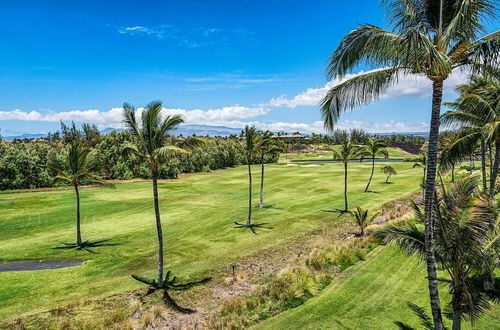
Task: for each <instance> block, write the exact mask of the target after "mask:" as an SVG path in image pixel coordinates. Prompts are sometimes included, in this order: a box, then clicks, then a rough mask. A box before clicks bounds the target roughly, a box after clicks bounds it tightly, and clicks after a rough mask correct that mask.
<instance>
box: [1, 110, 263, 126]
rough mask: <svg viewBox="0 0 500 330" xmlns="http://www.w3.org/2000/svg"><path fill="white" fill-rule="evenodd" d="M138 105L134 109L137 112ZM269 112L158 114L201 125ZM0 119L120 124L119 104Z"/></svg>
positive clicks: (21, 113)
mask: <svg viewBox="0 0 500 330" xmlns="http://www.w3.org/2000/svg"><path fill="white" fill-rule="evenodd" d="M140 111H142V109H138V112H140ZM268 112H269V109H268V108H264V107H254V108H249V107H244V106H240V105H233V106H227V107H222V108H219V109H210V110H199V109H195V110H186V109H179V108H177V109H174V108H163V110H162V115H168V114H179V115H183V116H184V118H185V120H186V122H187V123H190V124H205V125H221V124H223V123H226V122H231V121H234V120H240V119H248V118H254V117H258V116H262V115H265V114H266V113H268ZM1 120H23V121H45V122H58V121H60V120H62V121H76V122H91V123H95V124H97V125H98V126H99V127H100V128H105V127H120V126H121V120H122V108H112V109H111V110H109V111H100V110H95V109H94V110H72V111H63V112H46V113H41V112H38V111H30V112H26V111H22V110H19V109H16V110H12V111H0V121H1Z"/></svg>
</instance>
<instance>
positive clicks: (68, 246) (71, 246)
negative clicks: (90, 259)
mask: <svg viewBox="0 0 500 330" xmlns="http://www.w3.org/2000/svg"><path fill="white" fill-rule="evenodd" d="M109 241H110V239H102V240H99V241H84V242H82V243H81V244H77V243H64V242H61V244H63V245H62V246H55V247H53V248H52V249H55V250H58V249H65V250H79V251H86V252H89V253H93V254H98V252H95V251H94V250H92V249H93V248H97V247H102V246H116V245H120V243H107V242H109Z"/></svg>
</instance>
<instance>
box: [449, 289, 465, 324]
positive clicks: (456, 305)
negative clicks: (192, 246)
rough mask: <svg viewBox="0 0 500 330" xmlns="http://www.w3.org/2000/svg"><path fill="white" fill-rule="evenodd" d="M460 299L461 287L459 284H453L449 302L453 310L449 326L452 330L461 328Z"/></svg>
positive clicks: (461, 295)
mask: <svg viewBox="0 0 500 330" xmlns="http://www.w3.org/2000/svg"><path fill="white" fill-rule="evenodd" d="M462 298H463V286H462V285H461V284H459V283H455V287H454V288H453V297H452V301H451V305H452V309H453V323H452V326H451V329H452V330H460V328H461V326H462V308H461V307H462V306H461V305H462V304H461V303H462Z"/></svg>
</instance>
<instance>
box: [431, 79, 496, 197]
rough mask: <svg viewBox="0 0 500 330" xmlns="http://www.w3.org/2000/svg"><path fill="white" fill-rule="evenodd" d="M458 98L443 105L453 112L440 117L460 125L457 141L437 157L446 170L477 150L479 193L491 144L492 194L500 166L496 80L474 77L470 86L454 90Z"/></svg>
mask: <svg viewBox="0 0 500 330" xmlns="http://www.w3.org/2000/svg"><path fill="white" fill-rule="evenodd" d="M457 91H458V92H459V98H458V100H457V101H456V102H446V105H448V106H450V107H451V108H452V109H453V110H451V111H448V112H446V113H445V114H444V115H443V118H442V121H443V122H444V123H445V124H452V125H457V124H458V125H460V126H461V130H460V131H459V132H458V134H459V138H458V139H456V141H454V143H453V144H451V145H450V146H449V147H448V148H447V149H446V150H445V152H443V155H442V156H441V167H442V168H443V169H447V168H449V167H450V164H452V163H453V162H459V161H462V160H463V159H464V157H465V156H467V155H471V154H474V152H475V150H476V149H477V148H478V147H479V148H480V150H481V172H482V179H483V190H485V191H486V190H487V185H486V144H488V145H490V146H493V145H495V155H494V162H493V166H492V168H491V175H490V186H489V193H490V195H493V194H494V192H495V183H496V179H497V176H498V170H499V166H500V81H499V80H497V79H495V78H494V77H478V76H474V77H472V79H471V83H470V84H464V85H460V86H458V87H457Z"/></svg>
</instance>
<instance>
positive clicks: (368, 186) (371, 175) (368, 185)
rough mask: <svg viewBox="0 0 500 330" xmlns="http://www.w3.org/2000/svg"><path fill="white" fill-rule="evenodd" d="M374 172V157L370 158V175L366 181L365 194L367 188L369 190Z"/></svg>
mask: <svg viewBox="0 0 500 330" xmlns="http://www.w3.org/2000/svg"><path fill="white" fill-rule="evenodd" d="M374 170H375V155H374V156H373V157H372V173H371V174H370V179H369V180H368V184H367V185H366V188H365V192H367V191H368V188H370V183H371V182H372V178H373V171H374Z"/></svg>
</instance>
